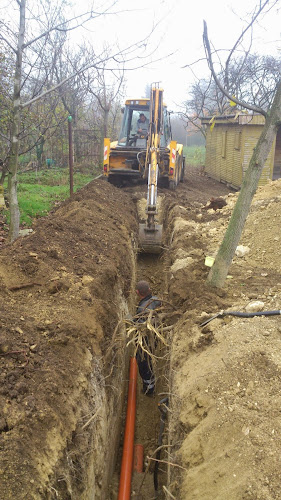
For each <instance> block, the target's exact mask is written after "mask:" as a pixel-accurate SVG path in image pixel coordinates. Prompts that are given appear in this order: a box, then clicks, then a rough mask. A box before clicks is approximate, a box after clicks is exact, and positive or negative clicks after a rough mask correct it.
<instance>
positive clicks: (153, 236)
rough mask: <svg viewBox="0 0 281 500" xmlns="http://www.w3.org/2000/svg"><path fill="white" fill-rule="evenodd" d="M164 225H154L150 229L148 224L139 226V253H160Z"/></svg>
mask: <svg viewBox="0 0 281 500" xmlns="http://www.w3.org/2000/svg"><path fill="white" fill-rule="evenodd" d="M162 232H163V226H162V224H154V225H153V227H148V225H147V224H139V252H140V253H156V254H157V253H160V252H161V250H162Z"/></svg>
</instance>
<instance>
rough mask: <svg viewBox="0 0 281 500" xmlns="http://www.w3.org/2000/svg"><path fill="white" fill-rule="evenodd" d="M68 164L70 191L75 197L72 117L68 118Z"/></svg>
mask: <svg viewBox="0 0 281 500" xmlns="http://www.w3.org/2000/svg"><path fill="white" fill-rule="evenodd" d="M68 163H69V189H70V196H72V195H73V142H72V116H69V117H68Z"/></svg>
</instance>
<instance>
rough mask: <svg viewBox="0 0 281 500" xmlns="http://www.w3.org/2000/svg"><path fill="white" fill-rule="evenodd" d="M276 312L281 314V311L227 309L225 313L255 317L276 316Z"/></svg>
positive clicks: (242, 316)
mask: <svg viewBox="0 0 281 500" xmlns="http://www.w3.org/2000/svg"><path fill="white" fill-rule="evenodd" d="M276 314H281V311H259V312H252V313H247V312H238V311H226V312H225V313H224V314H223V315H224V316H226V315H228V316H238V317H239V318H253V317H254V316H276Z"/></svg>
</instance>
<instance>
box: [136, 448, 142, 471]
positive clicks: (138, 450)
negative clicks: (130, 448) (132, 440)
mask: <svg viewBox="0 0 281 500" xmlns="http://www.w3.org/2000/svg"><path fill="white" fill-rule="evenodd" d="M134 470H135V471H136V472H138V473H139V474H141V473H142V472H143V445H142V444H135V451H134Z"/></svg>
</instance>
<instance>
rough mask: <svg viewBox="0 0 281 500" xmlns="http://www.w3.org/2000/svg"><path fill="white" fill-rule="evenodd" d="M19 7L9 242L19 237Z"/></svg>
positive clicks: (22, 12)
mask: <svg viewBox="0 0 281 500" xmlns="http://www.w3.org/2000/svg"><path fill="white" fill-rule="evenodd" d="M19 6H20V27H19V36H18V46H17V53H16V68H15V81H14V95H13V116H12V137H11V153H10V158H9V173H8V198H9V209H10V229H9V240H10V241H14V240H15V239H16V238H17V237H18V235H19V224H20V213H19V205H18V196H17V171H18V155H19V129H20V107H21V103H20V90H21V73H22V52H23V44H24V34H25V0H21V2H20V3H19Z"/></svg>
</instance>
